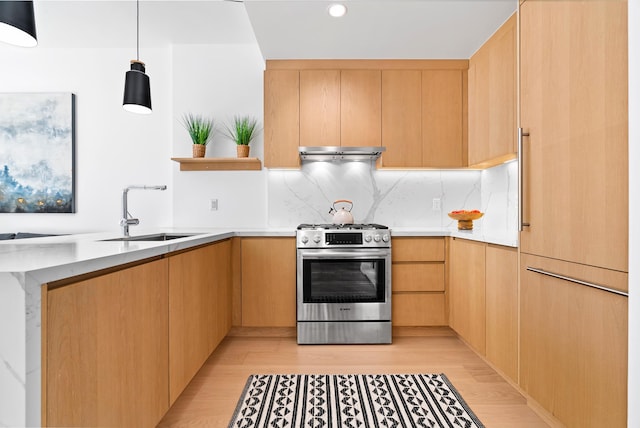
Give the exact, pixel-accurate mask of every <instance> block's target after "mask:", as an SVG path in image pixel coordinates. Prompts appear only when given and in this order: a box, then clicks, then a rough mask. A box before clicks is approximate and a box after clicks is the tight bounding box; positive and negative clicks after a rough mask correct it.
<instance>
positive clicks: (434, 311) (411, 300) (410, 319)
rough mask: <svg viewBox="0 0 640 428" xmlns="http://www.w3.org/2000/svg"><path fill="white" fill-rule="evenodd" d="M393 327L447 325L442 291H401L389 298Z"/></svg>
mask: <svg viewBox="0 0 640 428" xmlns="http://www.w3.org/2000/svg"><path fill="white" fill-rule="evenodd" d="M391 304H392V311H391V313H392V319H391V322H392V323H393V326H394V327H423V326H441V325H447V319H446V315H445V310H444V309H445V303H444V293H401V294H394V295H393V298H392V299H391Z"/></svg>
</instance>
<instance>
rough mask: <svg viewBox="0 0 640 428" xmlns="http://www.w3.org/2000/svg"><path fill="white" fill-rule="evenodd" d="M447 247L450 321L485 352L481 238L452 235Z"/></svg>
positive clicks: (483, 279) (473, 345) (452, 325)
mask: <svg viewBox="0 0 640 428" xmlns="http://www.w3.org/2000/svg"><path fill="white" fill-rule="evenodd" d="M450 243H451V245H450V247H449V256H450V263H449V325H450V326H451V328H453V329H454V330H455V331H456V332H457V333H458V334H459V335H460V337H462V338H463V339H464V340H465V341H466V342H467V343H468V344H469V345H471V346H472V347H473V348H474V349H475V350H476V351H478V352H479V353H480V354H482V355H485V354H486V318H485V317H486V307H485V305H486V294H485V269H486V268H485V248H486V244H485V243H484V242H476V241H467V240H464V239H458V238H452V239H451V241H450Z"/></svg>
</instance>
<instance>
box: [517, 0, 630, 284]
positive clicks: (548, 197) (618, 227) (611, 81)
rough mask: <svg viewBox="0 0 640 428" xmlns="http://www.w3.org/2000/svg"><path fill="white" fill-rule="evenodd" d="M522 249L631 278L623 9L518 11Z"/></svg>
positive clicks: (593, 4)
mask: <svg viewBox="0 0 640 428" xmlns="http://www.w3.org/2000/svg"><path fill="white" fill-rule="evenodd" d="M520 16H521V18H520V19H521V37H520V40H521V124H522V125H521V126H522V127H523V128H524V130H525V132H528V133H529V137H525V138H524V150H523V156H524V162H523V165H522V167H523V168H524V174H525V179H524V183H525V189H524V196H523V202H524V220H525V221H526V222H527V223H529V224H530V226H529V227H527V228H525V230H524V232H522V233H521V234H520V242H521V248H522V251H523V252H525V253H530V254H537V255H543V256H547V257H550V258H555V259H561V260H567V261H572V262H576V263H582V264H586V265H592V266H599V267H603V268H609V269H613V270H618V271H623V272H626V271H628V161H627V158H628V100H627V98H628V91H627V82H628V77H627V73H628V71H627V69H628V67H627V62H628V61H627V33H628V31H627V2H626V1H589V2H572V1H555V2H546V1H527V2H525V3H523V4H522V7H521V15H520Z"/></svg>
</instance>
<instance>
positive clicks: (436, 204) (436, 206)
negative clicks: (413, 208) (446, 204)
mask: <svg viewBox="0 0 640 428" xmlns="http://www.w3.org/2000/svg"><path fill="white" fill-rule="evenodd" d="M431 209H432V210H433V211H440V210H441V209H442V204H441V202H440V198H433V200H432V201H431Z"/></svg>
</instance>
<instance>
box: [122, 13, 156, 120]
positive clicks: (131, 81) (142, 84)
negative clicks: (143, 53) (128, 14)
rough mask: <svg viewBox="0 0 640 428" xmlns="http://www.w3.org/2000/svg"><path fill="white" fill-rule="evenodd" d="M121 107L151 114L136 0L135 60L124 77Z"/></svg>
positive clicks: (149, 91) (149, 89)
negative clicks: (141, 57) (141, 58)
mask: <svg viewBox="0 0 640 428" xmlns="http://www.w3.org/2000/svg"><path fill="white" fill-rule="evenodd" d="M122 107H123V108H124V109H125V110H127V111H130V112H132V113H140V114H149V113H151V87H150V85H149V76H147V75H146V74H145V67H144V62H142V61H140V0H136V59H134V60H131V70H129V71H127V74H126V76H125V80H124V100H123V102H122Z"/></svg>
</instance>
